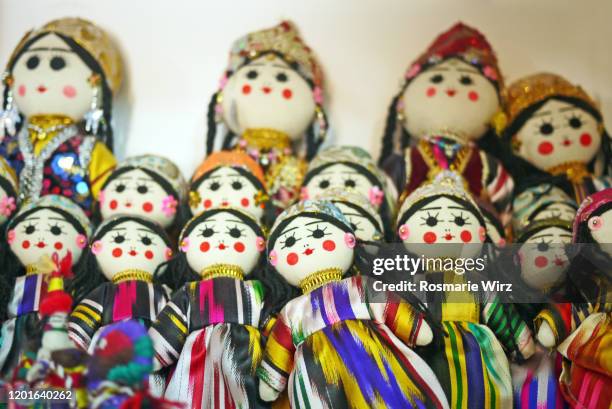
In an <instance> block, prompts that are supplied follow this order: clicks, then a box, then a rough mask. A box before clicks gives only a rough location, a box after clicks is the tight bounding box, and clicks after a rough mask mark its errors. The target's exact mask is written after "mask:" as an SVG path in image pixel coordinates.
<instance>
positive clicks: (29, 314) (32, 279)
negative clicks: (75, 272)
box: [0, 195, 91, 378]
mask: <svg viewBox="0 0 612 409" xmlns="http://www.w3.org/2000/svg"><path fill="white" fill-rule="evenodd" d="M90 233H91V227H90V225H89V220H88V219H87V216H85V213H84V212H83V211H82V209H81V208H80V207H79V206H78V205H76V204H75V203H73V202H72V201H70V200H69V199H66V198H64V197H63V196H56V195H47V196H43V197H41V198H39V199H37V200H35V201H32V202H29V203H27V204H25V205H23V206H22V207H21V209H20V210H19V212H18V213H17V214H16V215H15V217H13V219H11V220H10V221H9V222H8V225H7V231H6V240H7V242H8V245H9V248H10V252H9V254H7V258H8V260H7V263H6V265H5V268H4V270H3V271H2V272H1V274H2V275H3V277H4V279H5V280H3V285H5V284H6V285H8V286H9V287H8V289H9V291H11V290H12V293H11V296H10V298H7V299H4V300H3V307H6V308H7V316H8V318H7V319H6V320H5V321H4V322H3V323H2V332H1V341H0V343H1V346H0V376H2V377H8V378H12V377H13V375H14V373H13V371H14V370H15V369H16V368H18V367H19V366H20V365H21V361H23V359H31V360H33V359H34V358H35V357H36V352H37V351H38V348H39V345H40V341H41V333H40V331H39V326H40V318H39V315H38V311H39V307H40V303H41V300H42V298H43V297H44V296H45V294H46V292H47V275H48V274H49V273H50V272H51V271H52V270H53V269H54V268H55V265H54V263H53V262H52V258H57V259H59V260H63V259H64V258H66V257H68V255H69V254H70V262H69V264H70V267H72V266H73V265H74V264H76V263H77V262H79V260H80V258H81V254H82V252H83V249H84V248H85V246H86V245H87V238H88V237H89V235H90ZM79 264H80V263H79ZM2 292H3V293H6V289H3V291H2ZM20 376H21V375H20Z"/></svg>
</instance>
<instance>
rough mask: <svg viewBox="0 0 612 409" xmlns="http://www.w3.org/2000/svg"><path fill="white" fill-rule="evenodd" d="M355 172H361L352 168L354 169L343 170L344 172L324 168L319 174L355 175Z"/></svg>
mask: <svg viewBox="0 0 612 409" xmlns="http://www.w3.org/2000/svg"><path fill="white" fill-rule="evenodd" d="M355 173H359V172H357V171H356V170H352V171H342V172H333V171H330V170H327V171H325V170H324V171H323V172H321V173H319V175H330V174H331V175H333V174H340V175H354V174H355Z"/></svg>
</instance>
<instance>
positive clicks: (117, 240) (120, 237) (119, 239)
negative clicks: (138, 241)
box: [113, 234, 125, 244]
mask: <svg viewBox="0 0 612 409" xmlns="http://www.w3.org/2000/svg"><path fill="white" fill-rule="evenodd" d="M113 241H114V242H115V243H117V244H121V243H123V242H124V241H125V236H124V235H123V234H116V235H115V236H113Z"/></svg>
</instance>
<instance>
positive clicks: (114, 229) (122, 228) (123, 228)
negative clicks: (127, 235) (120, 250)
mask: <svg viewBox="0 0 612 409" xmlns="http://www.w3.org/2000/svg"><path fill="white" fill-rule="evenodd" d="M118 230H125V227H113V228H112V229H111V230H110V231H118Z"/></svg>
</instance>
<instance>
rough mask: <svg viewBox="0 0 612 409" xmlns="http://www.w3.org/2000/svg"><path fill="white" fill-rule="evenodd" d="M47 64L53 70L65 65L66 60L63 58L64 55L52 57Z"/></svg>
mask: <svg viewBox="0 0 612 409" xmlns="http://www.w3.org/2000/svg"><path fill="white" fill-rule="evenodd" d="M49 66H50V67H51V69H53V71H59V70H61V69H62V68H64V67H65V66H66V60H64V57H53V58H51V62H50V63H49Z"/></svg>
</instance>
